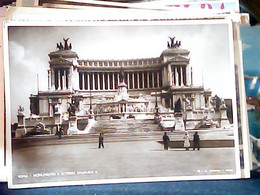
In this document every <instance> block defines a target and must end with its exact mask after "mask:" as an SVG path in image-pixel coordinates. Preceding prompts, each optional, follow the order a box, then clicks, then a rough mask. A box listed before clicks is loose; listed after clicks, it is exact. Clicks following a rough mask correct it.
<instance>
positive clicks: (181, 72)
mask: <svg viewBox="0 0 260 195" xmlns="http://www.w3.org/2000/svg"><path fill="white" fill-rule="evenodd" d="M180 75H181V86H183V70H182V67H180Z"/></svg>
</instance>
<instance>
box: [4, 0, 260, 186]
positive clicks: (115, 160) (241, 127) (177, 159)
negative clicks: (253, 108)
mask: <svg viewBox="0 0 260 195" xmlns="http://www.w3.org/2000/svg"><path fill="white" fill-rule="evenodd" d="M1 20H2V22H1V33H0V35H1V41H0V45H1V48H0V49H1V50H0V52H1V54H2V55H1V56H3V57H2V58H1V69H0V70H1V71H0V79H1V82H0V89H1V91H0V92H1V97H2V98H1V102H0V108H1V111H0V123H1V129H0V139H1V140H0V144H1V145H0V148H1V150H0V155H1V156H0V159H1V160H0V162H1V165H0V172H1V173H4V172H5V173H6V174H5V175H3V174H1V176H2V178H1V179H2V180H3V181H4V180H8V185H9V187H10V188H27V187H43V186H63V185H82V184H104V183H133V182H156V181H177V180H209V179H238V178H249V177H250V174H249V173H250V168H251V157H250V154H251V153H250V147H249V145H250V144H249V133H248V132H249V131H248V123H247V104H246V94H245V87H244V73H243V64H242V49H241V46H242V44H241V39H240V25H241V24H243V23H248V16H247V15H241V14H240V13H239V3H238V0H211V1H202V0H201V1H197V0H185V1H183V0H182V1H180V0H161V1H159V0H152V1H136V0H128V1H127V0H125V1H124V0H122V1H120V0H115V1H106V0H84V1H83V0H39V1H36V0H35V1H26V0H18V1H17V2H16V5H11V6H6V7H3V8H1ZM252 101H253V100H252ZM256 101H257V100H256ZM252 140H253V141H254V142H255V143H256V144H254V146H256V147H257V139H253V138H252ZM258 147H259V146H258ZM256 150H259V148H256Z"/></svg>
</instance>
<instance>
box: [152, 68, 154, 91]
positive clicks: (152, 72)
mask: <svg viewBox="0 0 260 195" xmlns="http://www.w3.org/2000/svg"><path fill="white" fill-rule="evenodd" d="M152 88H154V72H152Z"/></svg>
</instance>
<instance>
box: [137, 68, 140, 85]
mask: <svg viewBox="0 0 260 195" xmlns="http://www.w3.org/2000/svg"><path fill="white" fill-rule="evenodd" d="M139 74H140V73H139V72H138V73H137V89H140V83H139Z"/></svg>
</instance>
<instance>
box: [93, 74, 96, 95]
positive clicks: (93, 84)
mask: <svg viewBox="0 0 260 195" xmlns="http://www.w3.org/2000/svg"><path fill="white" fill-rule="evenodd" d="M92 86H93V87H92V88H93V91H94V90H96V89H95V75H94V72H92Z"/></svg>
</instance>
